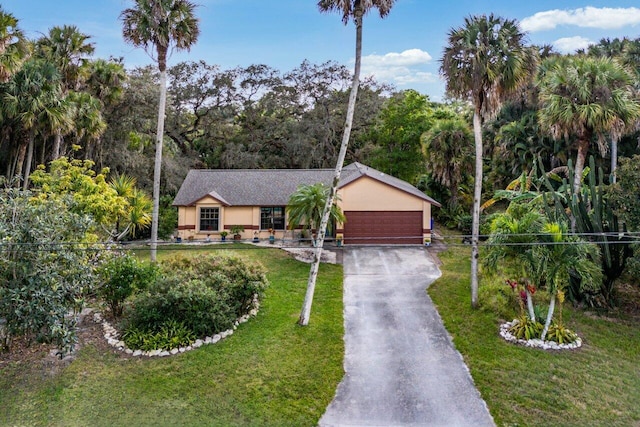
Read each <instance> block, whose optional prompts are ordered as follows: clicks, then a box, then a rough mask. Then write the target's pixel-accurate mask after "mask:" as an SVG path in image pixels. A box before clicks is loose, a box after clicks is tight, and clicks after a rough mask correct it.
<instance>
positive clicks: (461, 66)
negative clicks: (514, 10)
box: [440, 14, 535, 307]
mask: <svg viewBox="0 0 640 427" xmlns="http://www.w3.org/2000/svg"><path fill="white" fill-rule="evenodd" d="M534 58H535V56H534V54H533V50H531V49H527V48H525V47H524V34H523V33H522V32H521V31H520V29H519V28H518V24H517V23H516V21H514V20H508V19H503V18H500V17H496V16H494V15H493V14H492V15H490V16H488V17H487V16H485V15H481V16H472V17H469V18H466V19H465V25H464V26H463V27H460V28H454V29H451V30H450V31H449V35H448V44H447V46H446V47H445V49H444V54H443V57H442V59H441V60H440V74H442V75H443V76H444V77H445V79H446V81H447V82H446V90H447V93H448V94H450V95H452V96H454V97H458V98H462V99H466V100H469V101H471V102H472V104H473V107H474V110H473V134H474V140H475V148H476V149H475V152H476V162H475V186H474V194H473V225H472V228H471V305H472V306H473V307H477V305H478V257H479V253H478V238H479V232H480V200H481V198H482V151H483V147H482V124H483V122H484V121H485V120H486V119H487V118H489V117H491V116H493V115H495V113H496V112H497V111H498V108H499V107H500V105H501V102H502V100H503V99H504V97H505V95H506V94H508V93H509V92H510V91H512V90H514V89H515V88H517V87H518V86H519V85H520V84H521V83H523V82H524V81H525V79H526V76H527V70H528V69H530V61H532V60H534Z"/></svg>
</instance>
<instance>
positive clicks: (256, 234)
mask: <svg viewBox="0 0 640 427" xmlns="http://www.w3.org/2000/svg"><path fill="white" fill-rule="evenodd" d="M259 241H260V238H259V237H258V231H254V232H253V243H258V242H259Z"/></svg>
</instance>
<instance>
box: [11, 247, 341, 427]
mask: <svg viewBox="0 0 640 427" xmlns="http://www.w3.org/2000/svg"><path fill="white" fill-rule="evenodd" d="M170 249H171V250H170V251H167V252H164V251H161V252H160V253H159V258H160V259H162V258H163V257H166V256H170V255H172V254H175V253H176V252H179V253H187V252H191V251H192V249H183V248H170ZM200 250H202V251H205V252H207V251H215V250H218V249H217V248H213V247H206V246H205V247H203V248H202V249H200V248H199V249H198V251H200ZM219 250H225V251H226V250H230V251H232V252H234V253H235V254H236V255H238V256H240V257H242V258H244V259H246V260H249V261H251V260H254V261H256V262H260V263H261V264H262V265H264V266H265V268H266V269H267V278H268V280H269V283H270V285H269V287H268V288H267V289H266V290H265V296H264V299H263V301H262V302H261V305H260V311H259V312H258V314H257V316H256V317H254V318H251V319H250V320H249V321H248V322H246V323H243V324H240V325H239V326H238V327H237V330H236V332H235V333H234V334H233V335H232V336H229V337H227V338H226V339H224V340H222V341H220V342H219V343H217V344H216V345H208V346H203V347H201V348H198V349H197V350H194V351H189V352H185V353H181V354H176V355H175V356H172V357H163V358H140V357H137V358H134V357H132V356H130V355H127V354H126V353H124V352H120V351H117V350H116V349H114V348H113V347H110V346H109V345H108V344H107V342H106V340H105V339H104V337H103V331H102V326H101V325H100V324H97V323H94V322H93V321H92V320H90V319H85V320H84V321H83V323H82V324H81V328H80V331H79V338H80V345H79V349H78V351H77V352H76V354H75V359H74V360H73V361H71V360H66V361H65V360H62V361H60V360H56V359H55V358H51V357H50V356H49V350H50V349H49V348H47V347H46V346H39V347H38V350H37V351H33V347H30V348H29V349H28V350H26V353H24V356H23V357H18V358H16V357H5V356H6V355H0V359H1V360H2V362H1V363H2V364H1V365H0V367H1V369H2V375H0V388H1V389H2V390H3V392H2V393H0V425H43V426H45V425H46V426H49V425H65V426H84V425H97V426H99V425H154V426H158V425H167V426H169V425H170V426H174V425H212V424H213V425H225V426H241V425H263V426H299V425H315V424H316V423H317V421H318V419H319V418H320V416H321V415H322V413H323V412H324V410H325V408H326V406H327V405H328V404H329V402H330V401H331V399H332V398H333V395H334V393H335V389H336V387H337V384H338V383H339V381H340V379H341V378H342V374H343V370H342V359H343V354H344V346H343V341H342V336H343V319H342V269H341V267H340V266H336V265H322V266H321V272H320V275H319V280H318V285H317V287H316V297H315V299H314V306H313V311H312V314H311V323H310V325H309V326H308V327H304V328H303V327H300V326H298V325H297V323H296V321H297V319H298V315H299V312H300V308H301V306H302V299H303V297H304V291H305V289H306V283H307V276H308V272H309V267H308V265H306V264H303V263H301V262H298V261H296V260H294V259H293V258H292V257H291V255H289V254H287V253H284V252H282V251H279V250H275V249H260V248H255V247H253V248H246V247H245V246H244V245H239V247H238V248H235V249H228V248H224V249H219ZM140 254H141V256H145V255H146V254H147V252H146V251H142V252H140ZM52 364H55V365H56V366H57V367H56V368H55V369H53V368H52V366H53V365H52Z"/></svg>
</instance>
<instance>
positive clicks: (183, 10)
mask: <svg viewBox="0 0 640 427" xmlns="http://www.w3.org/2000/svg"><path fill="white" fill-rule="evenodd" d="M134 3H135V7H134V8H131V9H125V10H124V11H123V12H122V13H121V14H120V19H122V35H123V37H124V39H125V40H126V41H127V42H129V43H131V44H132V45H134V46H137V47H142V48H144V50H145V51H146V52H147V53H148V54H149V55H150V56H151V57H152V58H153V55H154V54H155V55H156V56H155V61H156V62H157V63H158V69H159V70H160V101H159V103H158V127H157V132H156V158H155V164H154V168H153V215H152V221H151V261H152V262H155V261H156V249H157V245H158V214H159V211H160V173H161V168H162V140H163V137H164V116H165V105H166V102H167V55H168V54H169V52H170V49H176V50H178V51H179V50H189V49H190V48H191V46H192V45H193V44H194V43H195V42H196V41H197V40H198V35H199V34H200V30H199V28H198V19H197V18H196V16H195V13H194V9H195V5H194V4H193V3H191V2H190V1H189V0H134Z"/></svg>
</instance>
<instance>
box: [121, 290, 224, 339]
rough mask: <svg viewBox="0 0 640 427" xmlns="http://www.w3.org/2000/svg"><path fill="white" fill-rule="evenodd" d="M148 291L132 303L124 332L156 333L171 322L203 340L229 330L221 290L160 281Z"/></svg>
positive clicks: (222, 291)
mask: <svg viewBox="0 0 640 427" xmlns="http://www.w3.org/2000/svg"><path fill="white" fill-rule="evenodd" d="M149 291H150V292H146V293H143V294H140V295H138V296H137V297H136V298H135V299H134V302H133V307H134V309H133V311H132V313H131V314H130V315H129V316H128V322H127V323H128V326H127V329H128V328H134V329H138V330H141V331H145V332H159V331H160V330H161V328H162V325H163V324H164V323H165V322H166V321H168V320H173V321H176V322H180V323H183V324H184V325H185V326H186V327H187V328H188V329H189V330H190V331H192V332H193V333H194V334H195V335H196V336H205V335H209V334H213V333H216V332H220V331H223V330H225V329H228V328H230V327H232V326H233V322H234V321H235V319H236V316H235V314H234V312H233V309H232V308H231V307H230V306H229V304H228V300H229V298H228V296H227V295H225V294H224V289H213V288H211V287H208V286H206V285H205V284H204V283H203V282H202V281H200V280H196V279H193V280H190V281H188V282H176V281H173V280H171V279H163V280H161V283H159V284H158V285H157V286H153V287H151V288H150V290H149Z"/></svg>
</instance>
